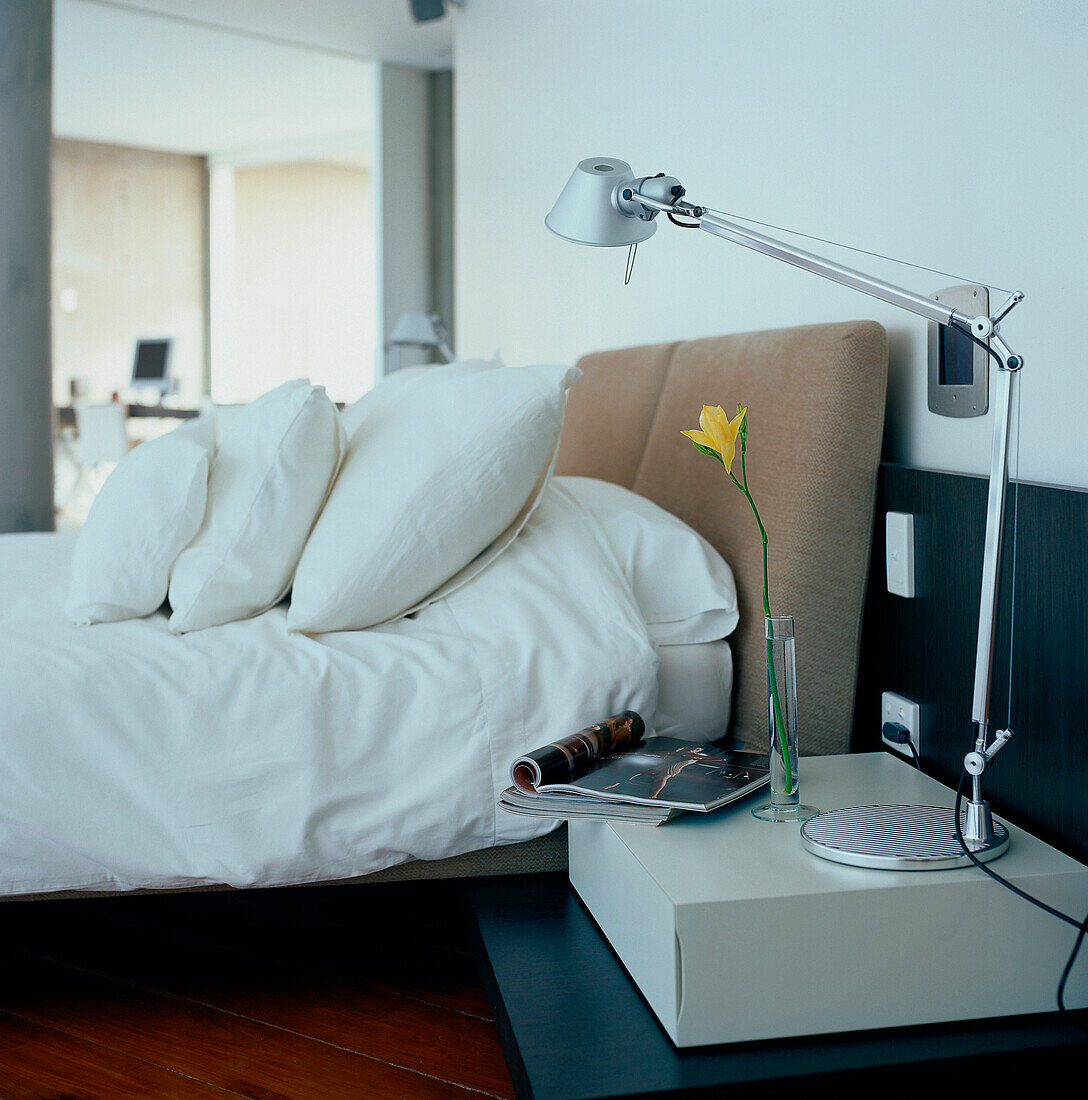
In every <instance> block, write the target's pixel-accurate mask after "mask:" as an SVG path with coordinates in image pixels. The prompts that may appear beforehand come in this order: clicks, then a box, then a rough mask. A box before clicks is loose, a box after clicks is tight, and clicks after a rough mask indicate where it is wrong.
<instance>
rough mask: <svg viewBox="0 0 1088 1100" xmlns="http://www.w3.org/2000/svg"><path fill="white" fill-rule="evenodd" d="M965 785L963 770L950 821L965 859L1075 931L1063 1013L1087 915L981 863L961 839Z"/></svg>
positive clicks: (1061, 993) (1060, 996)
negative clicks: (1080, 915) (1066, 908)
mask: <svg viewBox="0 0 1088 1100" xmlns="http://www.w3.org/2000/svg"><path fill="white" fill-rule="evenodd" d="M966 783H967V771H966V770H964V771H963V772H962V773H961V774H960V781H959V785H958V786H957V787H956V807H955V809H954V810H953V812H952V820H953V823H954V824H955V827H956V838H957V839H958V840H959V842H960V847H961V848H963V851H964V854H965V855H966V856H967V858H968V859H969V860H970V861H971V862H972V863H973V864H974V865H975V866H976V867H977V868H978V869H979V870H980V871H983V872H984V873H985V874H987V875H989V876H990V878H992V879H993V880H994V881H995V882H998V883H1000V884H1001V885H1002V886H1004V887H1005V888H1006V889H1007V890H1011V891H1012V892H1013V893H1014V894H1016V895H1017V896H1018V897H1021V898H1023V899H1024V900H1025V901H1029V902H1031V904H1032V905H1035V906H1038V908H1040V909H1042V910H1043V911H1044V912H1045V913H1049V914H1050V915H1051V916H1052V917H1056V918H1057V919H1058V920H1060V921H1064V922H1065V923H1066V924H1069V925H1072V927H1073V928H1075V929H1076V930H1077V938H1076V939H1075V940H1074V941H1073V950H1072V951H1071V952H1070V953H1069V958H1068V960H1067V961H1066V964H1065V969H1064V970H1062V976H1061V980H1060V981H1059V982H1058V992H1057V1001H1058V1011H1059V1012H1065V1011H1067V1010H1066V1007H1065V986H1066V983H1067V982H1068V980H1069V975H1070V973H1071V971H1072V969H1073V964H1074V963H1075V962H1076V959H1077V954H1078V953H1079V951H1080V947H1081V944H1082V943H1083V942H1084V936H1085V934H1086V933H1088V913H1085V915H1084V919H1083V920H1077V918H1076V917H1071V916H1069V915H1068V914H1067V913H1063V912H1061V910H1059V909H1055V908H1054V907H1053V906H1051V905H1047V903H1046V902H1045V901H1041V900H1040V899H1039V898H1036V897H1033V896H1032V895H1031V894H1029V893H1027V891H1025V890H1021V889H1020V887H1019V886H1014V885H1013V884H1012V883H1011V882H1009V880H1008V879H1006V878H1002V876H1001V875H999V874H998V873H997V872H996V871H995V870H994V869H993V868H992V867H990V866H989V865H988V864H986V863H983V862H982V860H981V859H979V858H978V856H976V855H975V853H974V852H972V851H971V849H970V848H969V847H968V846H967V841H966V840H964V837H963V828H962V826H961V825H960V807H961V806H962V805H963V789H964V786H965V785H966ZM1078 1026H1079V1025H1078Z"/></svg>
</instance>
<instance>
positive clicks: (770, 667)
mask: <svg viewBox="0 0 1088 1100" xmlns="http://www.w3.org/2000/svg"><path fill="white" fill-rule="evenodd" d="M744 452H745V447H744V446H743V444H742V446H741V451H740V469H741V476H742V477H743V479H744V483H743V484H741V482H739V481H738V480H737V479H736V477H735V476H734V474H733V471H732V470H728V471H726V472H727V473H728V474H729V477H730V479H731V480H732V482H733V484H734V485H735V486H736V487H737V488H738V489H739V490H740V491H741V492H742V493H743V494H744V496H745V498H746V499H747V501H748V504H749V505H750V506H751V509H752V515H754V516H755V517H756V523H757V524H758V525H759V537H760V539H761V540H762V543H763V613H764V615H765V616H766V618H768V619H769V618H770V617H771V601H770V595H769V590H768V584H767V530H766V528H765V527H764V526H763V520H762V519H760V516H759V509H758V508H757V507H756V502H755V501H754V500H753V499H752V494H751V491H750V490H749V489H748V472H747V470H746V469H745V463H744ZM723 465H724V463H723ZM767 679H768V680H769V682H770V687H771V707H772V709H773V711H774V725H775V733H776V734H777V736H778V750H779V752H780V753H781V754H782V763H783V765H784V767H785V769H786V790H785V793H786V794H793V789H794V783H793V766H792V764H791V761H790V753H789V744H788V742H787V740H786V726H785V721H784V720H783V717H782V701H781V699H780V698H779V695H778V677H777V676H776V675H775V670H774V642H773V641H772V640H771V639H770V638H768V639H767Z"/></svg>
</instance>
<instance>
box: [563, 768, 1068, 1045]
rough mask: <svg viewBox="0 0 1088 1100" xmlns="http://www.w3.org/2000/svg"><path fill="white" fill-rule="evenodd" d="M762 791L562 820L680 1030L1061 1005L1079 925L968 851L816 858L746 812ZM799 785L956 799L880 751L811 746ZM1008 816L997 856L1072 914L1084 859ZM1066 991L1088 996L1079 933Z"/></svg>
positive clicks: (830, 793)
mask: <svg viewBox="0 0 1088 1100" xmlns="http://www.w3.org/2000/svg"><path fill="white" fill-rule="evenodd" d="M1001 763H1004V761H1002V762H1001ZM995 766H997V765H995ZM765 794H766V792H761V794H757V795H755V796H754V797H753V798H749V799H747V800H744V801H742V802H740V803H738V804H737V805H735V806H731V807H728V808H726V809H724V810H719V811H717V812H716V813H712V814H706V815H703V814H684V815H682V816H681V817H679V818H676V819H674V820H672V821H670V822H669V823H667V824H665V825H662V826H660V827H657V828H652V827H649V826H646V825H635V824H625V823H600V822H588V821H581V822H571V823H570V880H571V884H572V885H573V886H574V889H575V890H576V891H577V892H578V894H579V896H580V897H581V898H582V900H583V902H584V903H585V904H586V906H587V907H588V909H589V911H590V912H591V913H592V915H593V917H594V919H595V920H596V921H597V924H598V925H599V926H600V928H601V931H602V932H603V933H604V934H605V936H606V937H607V938H608V940H609V942H610V943H611V945H612V947H613V949H614V950H615V952H616V953H617V955H618V956H619V958H620V960H621V961H622V962H623V964H624V966H625V967H626V968H627V970H628V972H629V973H630V975H631V977H632V978H633V979H634V981H635V983H636V984H637V985H638V987H639V989H640V990H641V991H642V994H643V996H644V997H645V998H646V1000H647V1001H648V1002H649V1004H650V1006H651V1008H652V1009H653V1011H654V1012H655V1013H656V1015H657V1017H658V1019H659V1020H660V1021H661V1024H662V1025H663V1026H664V1028H665V1030H666V1032H667V1033H668V1034H669V1036H670V1037H671V1038H672V1040H673V1042H674V1043H675V1044H676V1045H677V1046H680V1047H687V1046H697V1045H702V1044H706V1043H731V1042H744V1041H749V1040H758V1039H774V1038H782V1037H785V1036H798V1035H814V1034H822V1033H827V1032H840V1031H857V1030H864V1029H869V1028H887V1027H897V1026H907V1025H912V1024H928V1023H938V1022H946V1021H952V1020H965V1019H981V1018H988V1017H994V1016H1007V1015H1019V1014H1022V1013H1034V1012H1048V1011H1053V1010H1054V1009H1055V1008H1056V1007H1057V1001H1056V992H1057V987H1058V982H1059V980H1060V978H1061V974H1062V970H1063V968H1064V966H1065V964H1066V961H1067V959H1068V957H1069V953H1070V951H1071V950H1072V947H1073V942H1074V939H1075V937H1076V930H1075V929H1074V928H1072V927H1071V926H1069V925H1067V924H1065V923H1064V922H1062V921H1059V920H1058V919H1057V918H1055V917H1053V916H1051V915H1049V914H1047V913H1044V912H1043V911H1042V910H1040V909H1038V908H1037V907H1036V906H1034V905H1031V904H1030V903H1028V902H1026V901H1024V900H1023V899H1021V898H1019V897H1017V896H1016V895H1014V894H1013V893H1012V892H1011V891H1009V890H1007V889H1005V887H1003V886H1001V885H1000V884H999V883H996V882H994V881H992V880H991V879H990V878H989V877H988V876H987V875H985V874H984V873H983V872H982V871H980V870H978V869H977V868H975V867H965V868H962V869H954V870H945V871H905V872H897V871H885V870H870V869H866V868H860V867H850V866H845V865H843V864H838V863H832V862H830V861H828V860H825V859H821V858H820V857H819V856H816V855H813V854H812V853H810V852H808V851H806V850H805V849H804V848H803V847H802V845H801V841H800V837H799V826H797V825H796V824H777V823H775V824H772V823H769V822H765V821H759V820H757V819H755V818H753V817H752V815H751V813H750V810H751V807H752V806H754V805H756V804H757V803H758V801H759V799H760V798H761V797H762V796H765ZM801 795H802V800H803V801H804V802H806V803H809V804H811V805H814V806H816V807H818V808H819V809H821V810H828V809H833V808H836V807H840V806H856V805H869V804H875V803H924V804H930V805H940V806H949V807H950V806H952V804H953V801H954V794H953V792H952V791H950V790H949V789H948V788H947V787H945V786H944V785H943V784H941V783H938V782H937V781H936V780H933V779H930V778H929V777H927V776H925V775H923V774H922V773H921V772H919V771H917V770H916V769H915V768H914V767H913V766H911V765H910V764H908V763H906V762H904V761H900V760H896V759H894V758H892V757H891V756H890V755H889V754H886V753H872V754H868V753H866V754H851V755H847V756H823V757H806V758H804V759H802V761H801ZM1009 832H1010V834H1011V843H1010V845H1009V849H1008V851H1007V853H1006V854H1005V855H1004V856H1002V857H1001V858H1000V859H999V860H997V861H996V862H994V863H993V864H991V866H992V867H993V869H994V870H995V871H997V872H998V873H1000V874H1001V875H1002V876H1004V877H1005V878H1007V879H1009V880H1010V881H1011V882H1012V883H1013V884H1015V885H1016V886H1018V887H1020V888H1021V889H1023V890H1025V891H1027V892H1028V893H1030V894H1032V895H1033V896H1035V897H1038V898H1040V899H1041V900H1042V901H1044V902H1046V903H1047V904H1048V905H1051V906H1053V907H1054V908H1056V909H1059V910H1060V911H1062V912H1064V913H1068V914H1069V915H1071V916H1072V915H1076V916H1077V917H1078V919H1081V918H1083V916H1084V914H1085V911H1086V910H1088V868H1085V866H1084V865H1083V864H1081V863H1079V862H1077V861H1076V860H1074V859H1071V858H1070V857H1068V856H1066V855H1063V854H1062V853H1061V852H1059V851H1057V850H1056V849H1054V848H1052V847H1050V846H1049V845H1047V844H1044V843H1043V842H1042V841H1040V840H1037V839H1036V838H1035V837H1033V836H1031V835H1030V834H1028V833H1025V832H1024V831H1023V830H1021V829H1017V828H1016V827H1015V826H1013V825H1009ZM1065 1004H1066V1007H1069V1008H1076V1007H1085V1006H1088V945H1086V947H1085V949H1084V951H1083V952H1082V956H1081V957H1078V961H1077V964H1076V966H1075V967H1074V968H1073V971H1072V973H1071V974H1070V977H1069V980H1068V983H1067V985H1066V989H1065Z"/></svg>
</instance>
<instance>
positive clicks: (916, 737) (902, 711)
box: [880, 691, 922, 763]
mask: <svg viewBox="0 0 1088 1100" xmlns="http://www.w3.org/2000/svg"><path fill="white" fill-rule="evenodd" d="M880 708H881V713H880V725H881V728H883V727H884V725H885V723H887V722H895V723H897V724H898V725H900V726H906V727H907V729H908V730H909V731H910V739H911V741H913V742H914V751H915V752H916V753H918V755H919V756H921V755H922V708H921V706H920V705H919V704H918V703H916V702H915V701H914V700H913V699H907V698H905V697H904V696H902V695H896V694H895V692H893V691H886V692H884V694H883V695H881V697H880ZM880 739H881V741H882V742H883V743H884V746H885V747H886V748H889V749H891V750H892V752H894V753H895V754H896V755H897V756H902V757H903V758H904V759H906V760H910V761H911V763H913V762H914V757H913V756H911V754H910V749H909V748H908V747H907V746H906V745H900V744H898V743H896V742H892V741H889V740H888V739H887V738H886V737H884V735H883V734H881V737H880Z"/></svg>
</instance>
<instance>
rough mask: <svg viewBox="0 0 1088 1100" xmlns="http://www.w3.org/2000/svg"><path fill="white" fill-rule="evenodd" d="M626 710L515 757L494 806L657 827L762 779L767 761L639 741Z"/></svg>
mask: <svg viewBox="0 0 1088 1100" xmlns="http://www.w3.org/2000/svg"><path fill="white" fill-rule="evenodd" d="M645 732H646V726H645V723H644V722H643V720H642V718H641V717H640V716H639V715H638V714H636V713H635V712H634V711H625V712H624V713H623V714H618V715H616V716H614V717H612V718H608V719H606V720H605V721H603V722H601V723H600V724H599V725H595V726H588V727H587V728H586V729H584V730H579V731H578V732H577V733H575V734H572V735H571V736H570V737H564V738H563V739H562V740H560V741H553V742H552V743H551V744H550V745H545V746H544V747H543V748H540V749H535V750H534V751H532V752H529V753H526V754H525V755H524V756H520V757H518V759H517V760H515V761H514V763H513V766H512V767H511V769H510V777H511V779H512V780H513V786H511V787H508V788H507V789H506V790H504V791H503V792H502V795H501V796H500V798H499V805H500V806H501V807H502V808H503V809H504V810H508V811H509V812H510V813H520V814H530V815H532V816H535V817H556V818H579V819H583V818H591V819H598V820H612V821H615V820H622V821H639V822H643V823H645V824H648V825H660V824H661V823H662V822H663V821H667V820H668V819H669V818H670V817H672V816H673V815H674V814H676V813H678V812H681V811H684V810H694V811H697V812H701V813H706V812H708V811H710V810H716V809H718V808H719V807H721V806H725V805H728V804H729V803H730V802H734V801H736V800H737V799H738V798H743V797H744V796H745V795H747V794H750V793H751V792H752V791H756V790H758V789H759V788H760V787H763V786H765V785H766V783H767V782H768V779H769V777H770V772H769V769H768V767H767V758H766V757H765V756H760V755H759V754H758V753H750V752H740V751H738V750H736V749H728V748H722V747H721V746H719V745H715V744H712V743H707V742H699V741H681V740H679V739H677V738H675V737H645V736H644V735H645Z"/></svg>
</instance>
